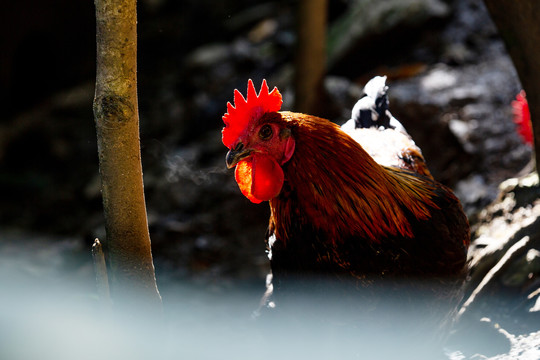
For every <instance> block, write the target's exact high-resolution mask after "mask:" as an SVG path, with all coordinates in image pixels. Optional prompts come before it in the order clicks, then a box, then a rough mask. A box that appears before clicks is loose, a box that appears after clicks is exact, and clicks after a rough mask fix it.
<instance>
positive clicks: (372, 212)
mask: <svg viewBox="0 0 540 360" xmlns="http://www.w3.org/2000/svg"><path fill="white" fill-rule="evenodd" d="M264 120H265V121H270V122H277V123H284V124H285V125H286V127H287V128H289V129H290V130H291V132H292V136H293V137H294V139H295V140H296V150H295V153H294V156H293V157H292V158H291V159H290V161H289V162H288V163H286V164H285V165H284V166H283V170H284V172H285V184H284V186H283V189H282V191H281V193H280V195H279V196H277V197H276V198H274V199H272V200H271V201H270V208H271V217H270V225H269V235H270V241H269V247H270V251H271V260H272V269H273V272H274V276H278V277H279V276H280V274H281V273H287V272H289V271H294V272H297V271H306V272H326V273H328V272H330V273H350V274H353V275H354V276H356V277H364V276H369V275H376V276H381V275H382V276H385V275H387V274H388V275H396V276H400V275H415V276H422V275H424V274H425V275H437V276H445V275H457V274H459V273H462V272H463V269H464V266H465V262H466V251H467V247H468V243H469V228H468V222H467V218H466V217H465V215H464V213H463V210H462V208H461V205H460V203H459V201H458V200H457V198H456V197H455V196H454V194H453V193H452V192H451V190H449V189H448V188H446V187H444V186H443V185H441V184H439V183H437V182H435V181H434V180H433V179H432V178H431V177H430V174H429V171H428V172H427V173H425V175H428V176H424V175H421V174H422V172H420V174H418V173H415V172H413V171H408V170H406V167H405V169H404V168H401V169H400V168H393V167H385V166H382V165H380V164H378V163H377V162H376V161H375V160H374V159H373V158H372V157H371V156H370V155H369V154H368V153H367V152H366V151H365V150H364V149H363V148H362V146H361V145H360V144H359V143H358V142H356V141H355V140H354V139H352V138H351V137H350V136H348V135H347V134H345V133H344V132H343V131H342V130H341V129H340V128H339V126H337V125H335V124H333V123H331V122H329V121H327V120H324V119H320V118H317V117H313V116H309V115H303V114H297V113H291V112H280V113H271V114H267V115H266V116H264ZM422 163H423V162H422ZM426 171H427V168H426Z"/></svg>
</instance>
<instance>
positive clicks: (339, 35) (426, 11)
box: [328, 0, 450, 68]
mask: <svg viewBox="0 0 540 360" xmlns="http://www.w3.org/2000/svg"><path fill="white" fill-rule="evenodd" d="M449 15H450V8H449V7H448V5H446V4H445V3H444V2H442V1H439V0H405V1H402V0H387V1H377V0H356V1H354V2H353V3H352V5H351V6H350V9H349V10H348V11H347V12H346V13H345V14H344V15H343V16H342V17H341V18H339V19H337V20H336V21H335V22H334V23H333V24H332V25H331V27H330V29H329V31H328V53H329V60H328V62H329V65H330V68H333V67H339V65H338V64H342V63H343V62H347V61H348V60H347V59H346V58H350V57H353V58H355V59H357V58H358V57H360V58H362V57H366V54H367V56H373V54H372V53H371V52H372V51H370V50H375V49H376V48H375V47H370V46H366V45H368V44H369V45H374V44H373V43H376V45H379V48H380V43H381V42H385V40H386V41H387V40H389V37H390V36H389V35H390V34H394V35H397V36H398V37H400V38H401V40H402V41H412V38H409V39H408V38H406V37H403V36H399V35H400V34H399V31H400V30H403V29H404V28H407V29H411V28H412V29H414V28H419V27H421V26H422V25H425V24H426V23H427V22H428V21H430V20H433V19H438V20H440V19H443V18H445V17H447V16H449ZM401 35H403V33H402V34H401ZM374 39H379V40H374Z"/></svg>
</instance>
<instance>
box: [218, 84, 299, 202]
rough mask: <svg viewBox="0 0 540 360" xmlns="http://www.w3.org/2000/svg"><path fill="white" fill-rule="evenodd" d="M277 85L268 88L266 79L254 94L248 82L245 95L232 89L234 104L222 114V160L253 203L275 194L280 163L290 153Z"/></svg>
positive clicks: (289, 136) (280, 174) (291, 145)
mask: <svg viewBox="0 0 540 360" xmlns="http://www.w3.org/2000/svg"><path fill="white" fill-rule="evenodd" d="M282 102H283V101H282V99H281V94H280V93H279V90H278V89H277V88H274V89H273V90H272V91H269V89H268V84H267V83H266V80H263V82H262V85H261V90H260V91H259V94H257V92H256V90H255V87H254V86H253V81H251V79H250V80H249V81H248V88H247V97H246V98H244V96H243V95H242V94H241V93H240V91H238V90H235V91H234V105H232V104H231V103H230V102H229V103H227V113H225V115H223V122H224V123H225V127H224V128H223V130H222V141H223V144H224V145H225V146H226V147H228V148H229V152H228V153H227V157H226V162H227V167H228V168H229V169H231V168H233V167H235V166H236V170H235V179H236V182H237V183H238V186H239V187H240V190H241V191H242V194H244V196H246V197H247V198H248V199H249V200H251V201H252V202H254V203H260V202H262V201H267V200H270V199H272V198H274V197H276V196H277V195H278V194H279V193H280V192H281V188H282V186H283V182H284V179H285V176H284V174H283V169H282V168H281V166H282V165H283V164H285V163H286V162H287V161H289V160H290V158H291V156H292V154H293V153H294V146H295V142H294V138H293V137H292V134H291V130H290V129H289V128H287V127H286V123H285V122H284V121H281V115H280V114H279V113H278V111H279V110H280V109H281V104H282Z"/></svg>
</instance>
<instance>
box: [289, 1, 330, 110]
mask: <svg viewBox="0 0 540 360" xmlns="http://www.w3.org/2000/svg"><path fill="white" fill-rule="evenodd" d="M327 7H328V0H300V2H299V9H298V45H297V55H296V56H297V58H296V79H295V82H296V83H295V91H296V104H295V111H298V112H303V113H307V114H312V115H317V113H318V111H317V103H318V100H319V99H320V97H321V94H322V85H323V83H322V81H323V77H324V73H325V71H326V17H327Z"/></svg>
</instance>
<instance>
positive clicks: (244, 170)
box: [234, 154, 285, 204]
mask: <svg viewBox="0 0 540 360" xmlns="http://www.w3.org/2000/svg"><path fill="white" fill-rule="evenodd" d="M234 176H235V179H236V182H237V184H238V187H239V188H240V191H241V192H242V194H244V196H245V197H247V198H248V199H249V200H250V201H251V202H253V203H256V204H258V203H261V202H263V201H268V200H270V199H272V198H274V197H276V196H277V195H278V194H279V193H280V191H281V187H282V186H283V181H284V180H285V175H284V174H283V170H282V169H281V166H279V164H278V163H277V161H276V160H274V158H272V157H270V156H266V155H260V154H255V155H253V156H251V157H249V158H247V159H245V160H242V161H240V162H239V163H238V164H237V165H236V170H235V173H234Z"/></svg>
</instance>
